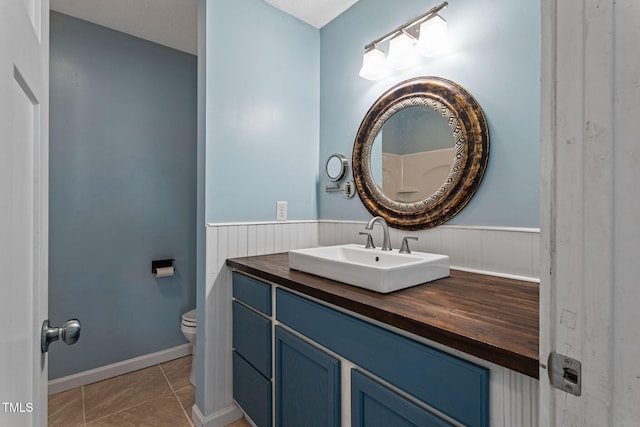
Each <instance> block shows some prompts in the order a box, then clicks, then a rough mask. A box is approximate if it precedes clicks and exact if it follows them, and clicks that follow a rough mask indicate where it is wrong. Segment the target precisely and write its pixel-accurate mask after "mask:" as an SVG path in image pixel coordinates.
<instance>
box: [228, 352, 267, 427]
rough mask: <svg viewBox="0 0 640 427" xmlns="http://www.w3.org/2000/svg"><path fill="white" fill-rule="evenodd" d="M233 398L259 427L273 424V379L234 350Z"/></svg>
mask: <svg viewBox="0 0 640 427" xmlns="http://www.w3.org/2000/svg"><path fill="white" fill-rule="evenodd" d="M233 398H234V399H235V401H236V402H238V405H240V407H241V408H242V410H243V411H244V412H246V413H247V415H249V418H251V419H252V420H253V422H254V423H256V425H257V426H258V427H270V426H271V418H272V417H271V381H269V380H268V379H266V378H265V377H263V376H262V375H260V373H259V372H258V371H256V370H255V369H254V368H253V366H251V365H250V364H249V363H247V361H246V360H244V359H243V358H242V357H241V356H240V355H238V353H237V352H235V351H234V352H233Z"/></svg>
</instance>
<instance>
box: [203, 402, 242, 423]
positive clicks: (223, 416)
mask: <svg viewBox="0 0 640 427" xmlns="http://www.w3.org/2000/svg"><path fill="white" fill-rule="evenodd" d="M242 416H243V414H242V411H241V410H240V408H239V407H238V406H236V405H235V404H232V405H231V406H228V407H226V408H224V409H222V410H220V411H218V412H216V413H214V414H211V415H209V416H208V417H205V416H204V415H202V412H201V411H200V408H198V405H193V408H192V409H191V418H192V419H193V422H194V424H195V425H196V427H224V426H226V425H228V424H231V423H233V422H234V421H238V420H239V419H240V418H242Z"/></svg>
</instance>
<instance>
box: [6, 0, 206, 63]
mask: <svg viewBox="0 0 640 427" xmlns="http://www.w3.org/2000/svg"><path fill="white" fill-rule="evenodd" d="M1 1H5V0H1ZM197 4H198V2H197V0H51V2H50V7H51V9H52V10H55V11H57V12H61V13H64V14H66V15H71V16H75V17H76V18H80V19H83V20H85V21H89V22H93V23H94V24H98V25H102V26H104V27H109V28H112V29H114V30H118V31H122V32H123V33H127V34H131V35H133V36H136V37H140V38H141V39H145V40H149V41H152V42H155V43H159V44H162V45H165V46H169V47H172V48H174V49H178V50H182V51H184V52H189V53H192V54H194V55H196V54H197V53H198V19H197V16H198V7H197Z"/></svg>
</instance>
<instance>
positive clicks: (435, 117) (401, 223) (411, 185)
mask: <svg viewBox="0 0 640 427" xmlns="http://www.w3.org/2000/svg"><path fill="white" fill-rule="evenodd" d="M488 160H489V127H488V125H487V121H486V118H485V116H484V113H483V111H482V109H481V108H480V105H479V104H478V103H477V101H476V100H475V99H474V98H473V97H472V96H471V94H469V93H468V92H467V91H466V90H465V89H464V88H463V87H462V86H460V85H458V84H456V83H454V82H452V81H449V80H446V79H443V78H440V77H419V78H415V79H410V80H406V81H404V82H402V83H400V84H398V85H396V86H394V87H392V88H391V89H389V90H388V91H387V92H385V93H384V94H382V96H380V98H378V99H377V100H376V102H375V103H374V104H373V105H372V106H371V108H370V109H369V111H368V112H367V114H366V115H365V117H364V119H363V121H362V124H361V125H360V128H359V129H358V134H357V136H356V141H355V143H354V146H353V160H352V164H353V178H354V181H355V186H356V190H357V192H358V195H359V196H360V199H361V200H362V202H363V204H364V206H365V207H366V208H367V210H368V211H369V212H370V213H371V214H372V215H374V216H381V217H383V218H384V219H385V220H386V221H387V223H388V224H389V225H390V226H391V227H395V228H400V229H405V230H416V229H422V228H431V227H435V226H437V225H440V224H443V223H444V222H446V221H448V220H449V219H451V218H452V217H453V216H454V215H456V214H457V213H458V212H460V211H461V210H462V208H463V207H464V206H465V205H466V204H467V203H468V202H469V200H471V198H472V197H473V195H474V194H475V192H476V190H477V189H478V187H479V185H480V182H481V181H482V177H483V175H484V171H485V169H486V167H487V162H488Z"/></svg>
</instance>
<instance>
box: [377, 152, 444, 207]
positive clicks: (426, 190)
mask: <svg viewBox="0 0 640 427" xmlns="http://www.w3.org/2000/svg"><path fill="white" fill-rule="evenodd" d="M454 154H455V148H444V149H440V150H431V151H422V152H418V153H411V154H404V155H397V154H391V153H383V154H382V188H383V190H384V193H385V194H387V195H388V196H389V197H390V198H391V199H393V200H396V201H398V202H406V203H411V202H417V201H419V200H424V199H426V198H428V197H429V196H431V195H432V194H433V193H435V192H436V191H437V190H438V189H439V188H440V186H442V184H443V183H444V181H445V179H446V178H447V176H448V175H449V171H450V169H451V164H452V163H453V156H454ZM374 170H375V169H374ZM376 182H380V181H376Z"/></svg>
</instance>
